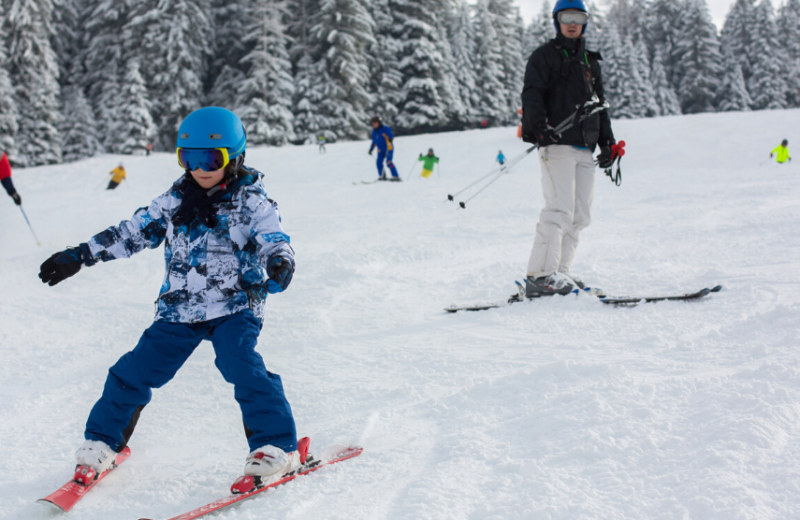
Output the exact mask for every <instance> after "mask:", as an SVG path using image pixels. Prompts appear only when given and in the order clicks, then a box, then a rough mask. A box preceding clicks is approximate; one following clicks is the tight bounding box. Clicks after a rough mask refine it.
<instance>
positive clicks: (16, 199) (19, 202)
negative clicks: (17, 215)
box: [11, 192, 22, 206]
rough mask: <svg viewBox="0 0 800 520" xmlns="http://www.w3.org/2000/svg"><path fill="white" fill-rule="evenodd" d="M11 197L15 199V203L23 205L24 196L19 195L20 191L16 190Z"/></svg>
mask: <svg viewBox="0 0 800 520" xmlns="http://www.w3.org/2000/svg"><path fill="white" fill-rule="evenodd" d="M11 198H12V199H14V203H15V204H16V205H17V206H21V205H22V197H20V196H19V193H17V192H14V194H13V195H12V196H11Z"/></svg>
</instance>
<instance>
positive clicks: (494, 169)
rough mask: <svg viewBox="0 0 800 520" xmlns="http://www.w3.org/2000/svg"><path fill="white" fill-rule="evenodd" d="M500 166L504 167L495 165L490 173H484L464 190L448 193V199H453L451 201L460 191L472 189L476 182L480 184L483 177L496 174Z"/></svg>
mask: <svg viewBox="0 0 800 520" xmlns="http://www.w3.org/2000/svg"><path fill="white" fill-rule="evenodd" d="M498 168H502V167H498V166H495V167H494V168H492V170H491V171H490V172H489V173H487V174H486V175H484V176H483V177H481V178H480V179H478V180H477V181H475V182H473V183H472V184H470V185H469V186H467V187H466V188H464V189H463V190H461V191H457V192H455V193H453V194H452V195H448V196H447V200H451V201H452V200H455V196H456V195H458V194H460V193H464V192H465V191H467V190H468V189H470V188H471V187H473V186H475V185H476V184H478V183H479V182H481V181H482V180H483V179H486V178H488V177H490V176H492V175H494V174H495V173H497V169H498ZM445 202H447V201H445Z"/></svg>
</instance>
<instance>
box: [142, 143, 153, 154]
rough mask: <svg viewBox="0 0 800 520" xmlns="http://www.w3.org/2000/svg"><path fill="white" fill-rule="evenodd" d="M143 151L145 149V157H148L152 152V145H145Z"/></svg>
mask: <svg viewBox="0 0 800 520" xmlns="http://www.w3.org/2000/svg"><path fill="white" fill-rule="evenodd" d="M144 149H145V152H146V154H145V156H149V155H150V153H151V152H152V151H153V143H147V144H146V145H145V147H144Z"/></svg>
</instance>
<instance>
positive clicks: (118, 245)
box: [39, 194, 179, 287]
mask: <svg viewBox="0 0 800 520" xmlns="http://www.w3.org/2000/svg"><path fill="white" fill-rule="evenodd" d="M177 203H179V201H178V200H177V199H175V198H174V197H172V196H171V195H170V194H164V195H162V196H161V197H159V198H157V199H156V200H154V201H153V202H152V203H150V206H148V207H146V208H139V209H138V210H136V213H134V214H133V217H131V219H130V220H123V221H122V222H120V223H119V225H118V226H112V227H110V228H108V229H106V230H105V231H101V232H100V233H98V234H96V235H95V236H93V237H92V238H91V239H90V240H89V241H88V242H84V243H82V244H80V245H79V246H78V247H69V248H67V249H65V250H64V251H59V252H58V253H55V254H54V255H52V256H51V257H50V258H48V259H47V260H45V261H44V263H43V264H42V266H41V270H40V272H39V278H41V280H42V282H44V283H46V284H49V285H50V286H51V287H52V286H53V285H56V284H57V283H59V282H62V281H64V280H66V279H67V278H69V277H70V276H74V275H75V274H76V273H77V272H78V271H79V270H80V269H81V267H83V266H86V267H91V266H93V265H94V264H96V263H97V261H98V260H100V261H101V262H108V261H109V260H116V259H117V258H129V257H131V256H133V254H135V253H138V252H139V251H141V250H143V249H144V248H145V247H147V248H150V249H155V248H156V247H158V246H159V245H161V242H163V240H164V237H165V236H166V233H167V225H168V223H167V219H166V218H165V217H164V208H165V206H169V205H171V204H172V205H175V204H177Z"/></svg>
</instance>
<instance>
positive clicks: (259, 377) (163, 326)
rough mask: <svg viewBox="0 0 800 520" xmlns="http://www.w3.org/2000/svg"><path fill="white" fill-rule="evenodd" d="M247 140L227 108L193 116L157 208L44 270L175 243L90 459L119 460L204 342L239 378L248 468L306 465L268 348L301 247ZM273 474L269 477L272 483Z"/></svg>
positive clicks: (52, 273)
mask: <svg viewBox="0 0 800 520" xmlns="http://www.w3.org/2000/svg"><path fill="white" fill-rule="evenodd" d="M246 145H247V139H246V136H245V130H244V127H243V126H242V122H241V120H240V119H239V117H237V116H236V114H234V113H233V112H231V111H229V110H226V109H224V108H217V107H206V108H201V109H198V110H195V111H194V112H192V113H191V114H189V115H188V116H187V117H186V119H184V120H183V122H182V123H181V125H180V128H179V130H178V140H177V154H178V163H179V164H180V166H181V167H182V168H183V169H184V170H185V172H184V174H183V175H182V176H181V177H180V178H179V179H178V180H177V181H176V182H175V183H174V184H173V185H172V187H171V188H170V189H169V190H167V192H166V193H164V194H163V195H161V196H159V197H158V198H156V199H155V200H153V201H152V202H151V203H150V205H149V206H148V207H145V208H141V209H139V210H137V211H136V213H134V215H133V217H132V218H131V219H130V220H127V221H123V222H121V223H120V224H119V225H118V226H112V227H110V228H108V229H107V230H105V231H103V232H101V233H99V234H97V235H95V236H94V237H92V238H91V239H90V240H89V241H88V242H85V243H82V244H80V245H79V246H78V247H70V248H67V249H66V250H65V251H60V252H58V253H55V254H54V255H53V256H51V257H50V258H48V259H47V260H46V261H45V262H44V263H43V264H42V266H41V272H40V273H39V277H40V278H41V279H42V281H43V282H44V283H47V284H49V285H51V286H53V285H56V284H57V283H59V282H62V281H63V280H65V279H66V278H69V277H70V276H73V275H74V274H76V273H77V272H78V271H79V270H80V269H81V268H82V267H90V266H92V265H94V264H96V263H97V262H98V261H101V262H108V261H110V260H116V259H118V258H129V257H130V256H132V255H133V254H135V253H138V252H140V251H142V250H143V249H144V248H149V249H155V248H157V247H158V246H160V245H161V244H162V243H164V242H166V245H165V247H164V255H165V257H166V274H165V277H164V284H163V285H162V287H161V292H160V294H159V297H158V299H157V301H156V306H157V308H156V315H155V322H154V323H153V324H152V325H151V326H150V327H149V328H148V329H147V330H146V331H145V332H144V334H143V335H142V337H141V339H140V340H139V343H138V344H137V345H136V347H135V348H134V349H133V350H132V351H131V352H128V353H127V354H125V355H124V356H122V357H121V358H120V359H119V361H117V363H116V364H115V365H114V366H112V367H111V368H110V369H109V371H108V378H107V379H106V383H105V388H104V389H103V394H102V397H100V400H99V401H97V403H96V404H95V405H94V408H92V411H91V413H90V414H89V419H88V421H87V422H86V430H85V433H84V435H85V438H86V442H85V443H84V444H83V445H82V446H81V447H80V448H79V449H78V450H77V452H76V454H75V458H76V460H77V462H78V464H79V465H82V466H89V467H91V468H92V469H94V470H95V471H96V472H97V474H100V473H102V472H103V471H105V470H107V469H108V468H109V467H110V466H111V464H112V462H113V461H114V458H115V452H116V453H119V452H121V451H122V450H123V449H124V447H125V446H126V445H127V443H128V440H129V439H130V437H131V434H132V433H133V429H134V427H135V426H136V423H137V421H138V420H139V415H140V413H141V412H142V409H143V408H144V407H145V406H146V405H147V404H148V403H149V402H150V398H151V395H152V394H151V392H152V389H153V388H160V387H162V386H163V385H165V384H166V383H167V382H168V381H169V380H170V379H172V377H173V376H174V375H175V373H176V372H177V371H178V369H179V368H180V367H181V365H183V363H184V362H185V361H186V360H187V358H188V357H189V356H190V355H191V354H192V352H193V351H194V349H195V348H196V347H197V346H198V345H199V344H200V342H201V341H202V340H204V339H205V340H209V341H211V343H212V344H213V346H214V352H215V353H216V360H215V364H216V366H217V368H219V370H220V372H222V376H223V377H224V378H225V380H226V381H227V382H229V383H232V384H233V385H234V396H235V398H236V400H237V401H238V403H239V406H240V407H241V411H242V415H243V418H244V431H245V435H246V437H247V442H248V444H249V446H250V454H249V455H248V456H247V459H246V461H245V467H244V473H245V474H246V475H256V476H259V477H261V478H262V482H264V480H267V482H269V481H270V478H273V479H277V478H279V477H280V476H281V475H283V474H285V473H286V472H288V471H290V470H292V469H293V468H295V467H297V466H299V464H300V461H299V456H298V453H297V438H296V437H297V435H296V431H295V423H294V418H293V416H292V410H291V408H290V406H289V403H288V402H287V400H286V397H285V396H284V391H283V385H282V383H281V378H280V376H279V375H277V374H274V373H272V372H269V371H267V369H266V368H265V366H264V361H263V359H262V358H261V356H260V355H259V354H258V352H256V343H257V342H258V335H259V332H260V330H261V324H262V320H263V319H264V304H265V300H266V298H267V294H268V293H278V292H282V291H284V290H286V288H287V287H288V285H289V283H290V282H291V280H292V274H293V272H294V266H295V263H294V251H293V250H292V248H291V247H290V246H289V237H288V236H287V235H286V233H285V232H284V230H283V228H282V227H281V219H280V214H279V212H278V205H277V204H276V203H275V202H274V201H273V200H271V199H269V198H267V194H266V192H265V191H264V187H263V185H262V181H261V179H262V174H261V173H259V172H258V171H256V170H254V169H252V168H249V167H247V166H245V165H244V157H245V148H246ZM267 482H265V483H267Z"/></svg>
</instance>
